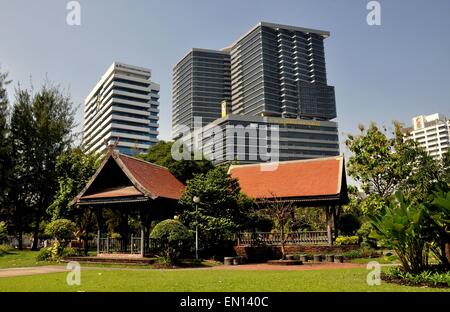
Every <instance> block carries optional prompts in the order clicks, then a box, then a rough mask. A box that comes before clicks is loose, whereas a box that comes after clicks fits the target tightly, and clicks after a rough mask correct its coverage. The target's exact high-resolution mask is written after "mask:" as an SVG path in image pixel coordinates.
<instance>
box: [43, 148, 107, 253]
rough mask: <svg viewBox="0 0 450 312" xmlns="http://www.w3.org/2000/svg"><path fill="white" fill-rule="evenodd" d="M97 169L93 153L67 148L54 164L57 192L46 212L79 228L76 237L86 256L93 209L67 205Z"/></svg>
mask: <svg viewBox="0 0 450 312" xmlns="http://www.w3.org/2000/svg"><path fill="white" fill-rule="evenodd" d="M98 166H99V158H98V157H96V155H95V154H86V153H84V152H83V150H82V149H81V147H77V148H73V149H70V150H68V151H66V152H64V153H63V154H62V155H60V156H59V157H58V159H57V162H56V174H57V176H58V184H59V189H58V191H57V193H56V196H55V197H54V200H53V203H52V204H51V205H50V206H49V207H48V213H49V215H51V216H52V219H53V220H56V219H61V218H68V219H71V220H73V221H74V222H75V223H76V225H77V228H78V231H77V233H76V236H77V237H78V238H81V239H83V241H84V250H85V252H86V253H87V243H88V234H89V231H90V229H91V228H92V227H93V226H94V225H93V216H94V212H93V210H92V209H86V208H84V207H77V206H71V205H70V202H71V201H72V199H73V198H74V197H75V196H77V195H78V193H79V192H81V190H82V189H83V188H84V186H85V185H86V183H87V182H88V181H89V179H90V178H91V177H92V176H93V175H94V174H95V172H96V170H97V168H98Z"/></svg>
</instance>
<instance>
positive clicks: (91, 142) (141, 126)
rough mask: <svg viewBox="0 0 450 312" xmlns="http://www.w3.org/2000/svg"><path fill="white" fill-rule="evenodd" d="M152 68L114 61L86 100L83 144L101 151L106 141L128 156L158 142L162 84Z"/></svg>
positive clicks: (89, 148) (91, 150) (88, 149)
mask: <svg viewBox="0 0 450 312" xmlns="http://www.w3.org/2000/svg"><path fill="white" fill-rule="evenodd" d="M150 78H151V70H150V69H147V68H143V67H138V66H132V65H127V64H123V63H117V62H114V63H113V64H112V65H111V66H110V67H109V68H108V70H107V71H106V73H105V74H104V75H103V76H102V78H101V79H100V81H99V82H98V83H97V84H96V85H95V87H94V88H93V89H92V91H91V92H90V93H89V95H88V96H87V97H86V99H85V102H84V136H83V144H84V147H85V150H86V151H87V152H97V153H102V152H103V151H104V150H105V148H106V145H107V144H114V143H117V147H116V148H117V149H118V150H119V151H120V152H121V153H123V154H127V155H135V154H138V153H143V152H146V151H147V149H148V148H149V147H150V146H153V145H155V144H156V143H157V142H158V138H157V137H158V119H159V117H158V115H159V84H157V83H154V82H152V81H151V80H150Z"/></svg>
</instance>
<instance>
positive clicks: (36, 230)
mask: <svg viewBox="0 0 450 312" xmlns="http://www.w3.org/2000/svg"><path fill="white" fill-rule="evenodd" d="M39 223H40V217H39V216H36V224H35V225H34V231H33V245H32V246H31V250H38V239H39V238H38V236H39Z"/></svg>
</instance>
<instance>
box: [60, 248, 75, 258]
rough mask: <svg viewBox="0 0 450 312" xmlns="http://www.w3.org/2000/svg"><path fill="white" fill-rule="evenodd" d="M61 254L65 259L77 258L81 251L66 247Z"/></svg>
mask: <svg viewBox="0 0 450 312" xmlns="http://www.w3.org/2000/svg"><path fill="white" fill-rule="evenodd" d="M61 254H62V256H63V257H76V256H79V251H78V250H77V249H75V248H72V247H66V248H64V249H63V251H62V253H61Z"/></svg>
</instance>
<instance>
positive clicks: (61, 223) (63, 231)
mask: <svg viewBox="0 0 450 312" xmlns="http://www.w3.org/2000/svg"><path fill="white" fill-rule="evenodd" d="M75 230H76V225H75V223H73V222H72V221H70V220H67V219H58V220H54V221H52V222H50V223H49V224H47V226H46V227H45V234H47V235H50V236H51V237H54V238H56V239H57V240H58V241H59V242H60V244H63V247H64V245H66V244H67V243H68V242H69V240H70V239H71V238H72V237H73V236H74V234H73V233H74V232H75Z"/></svg>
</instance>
